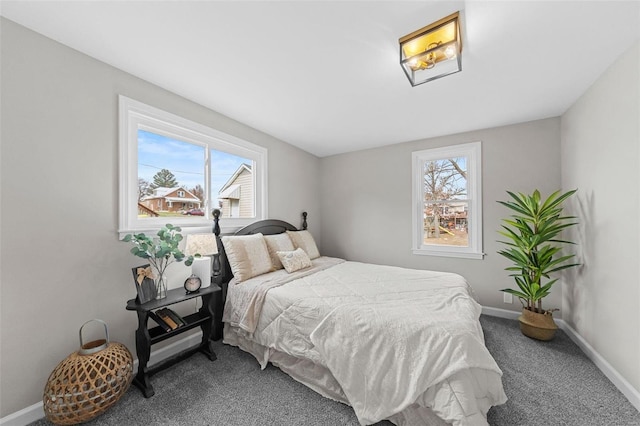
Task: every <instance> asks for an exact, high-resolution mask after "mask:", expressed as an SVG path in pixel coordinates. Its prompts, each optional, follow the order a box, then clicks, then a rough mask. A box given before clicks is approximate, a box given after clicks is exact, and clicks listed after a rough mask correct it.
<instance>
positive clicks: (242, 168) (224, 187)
mask: <svg viewBox="0 0 640 426" xmlns="http://www.w3.org/2000/svg"><path fill="white" fill-rule="evenodd" d="M244 170H246V171H248V172H249V173H251V166H250V165H248V164H246V163H242V164H241V165H240V167H238V170H236V171H235V172H234V173H233V175H231V177H230V178H229V180H228V181H227V183H225V184H224V185H222V188H220V191H218V194H220V195H222V193H223V192H224V191H225V189H227V188H228V187H229V186H231V184H232V183H233V182H234V181H235V180H236V179H237V178H238V176H240V173H242V172H243V171H244ZM218 198H225V197H222V196H220V197H218Z"/></svg>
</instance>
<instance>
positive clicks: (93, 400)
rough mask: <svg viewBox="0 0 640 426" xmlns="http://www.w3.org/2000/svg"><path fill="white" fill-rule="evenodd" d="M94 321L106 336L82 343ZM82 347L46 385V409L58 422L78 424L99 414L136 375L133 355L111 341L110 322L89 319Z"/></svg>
mask: <svg viewBox="0 0 640 426" xmlns="http://www.w3.org/2000/svg"><path fill="white" fill-rule="evenodd" d="M92 321H97V322H100V323H102V324H103V325H104V331H105V337H106V338H105V339H100V340H94V341H92V342H89V343H86V344H84V343H83V342H82V328H83V327H84V326H85V325H87V324H88V323H90V322H92ZM79 334H80V350H78V351H77V352H74V353H72V354H70V355H69V356H68V357H67V358H65V359H64V360H62V362H60V364H58V366H57V367H56V368H55V369H54V370H53V372H52V373H51V375H50V376H49V379H48V380H47V384H46V386H45V388H44V396H43V402H44V412H45V415H46V417H47V419H48V420H49V421H50V422H52V423H55V424H58V425H74V424H78V423H82V422H86V421H88V420H91V419H93V418H94V417H97V416H99V415H100V414H102V413H103V412H104V411H105V410H107V409H108V408H109V407H111V406H112V405H113V404H115V403H116V402H117V401H118V400H119V399H120V397H122V395H124V393H125V392H126V391H127V389H128V388H129V385H130V384H131V380H132V378H133V357H132V356H131V352H129V350H128V349H127V347H126V346H124V345H123V344H121V343H110V342H109V331H108V330H107V324H105V323H104V321H101V320H91V321H87V322H86V323H84V324H83V325H82V327H80V332H79Z"/></svg>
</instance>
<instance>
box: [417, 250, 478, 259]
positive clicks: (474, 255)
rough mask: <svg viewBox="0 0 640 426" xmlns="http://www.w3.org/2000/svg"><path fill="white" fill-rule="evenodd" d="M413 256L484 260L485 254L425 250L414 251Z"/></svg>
mask: <svg viewBox="0 0 640 426" xmlns="http://www.w3.org/2000/svg"><path fill="white" fill-rule="evenodd" d="M413 254H417V255H420V256H439V257H454V258H462V259H476V260H482V259H483V258H484V256H485V253H476V252H461V251H444V250H425V249H413Z"/></svg>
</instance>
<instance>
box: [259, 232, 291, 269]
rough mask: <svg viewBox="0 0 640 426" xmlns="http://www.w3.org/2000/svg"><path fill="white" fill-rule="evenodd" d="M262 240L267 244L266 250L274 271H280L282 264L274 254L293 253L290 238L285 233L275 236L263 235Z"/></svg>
mask: <svg viewBox="0 0 640 426" xmlns="http://www.w3.org/2000/svg"><path fill="white" fill-rule="evenodd" d="M264 240H265V241H266V242H267V249H268V250H269V256H270V257H271V264H272V265H273V268H274V269H282V262H280V258H279V257H278V255H277V254H276V252H278V251H293V250H295V247H294V246H293V243H292V242H291V238H289V235H287V234H286V233H284V232H283V233H282V234H276V235H265V236H264Z"/></svg>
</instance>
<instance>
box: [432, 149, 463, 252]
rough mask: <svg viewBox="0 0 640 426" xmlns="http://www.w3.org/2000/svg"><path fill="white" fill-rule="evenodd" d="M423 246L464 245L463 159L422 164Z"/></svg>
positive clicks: (439, 160)
mask: <svg viewBox="0 0 640 426" xmlns="http://www.w3.org/2000/svg"><path fill="white" fill-rule="evenodd" d="M423 177H424V243H425V244H439V245H454V246H465V247H466V246H468V245H469V237H468V234H467V212H468V189H467V158H466V157H456V158H446V159H438V160H430V161H425V162H424V165H423Z"/></svg>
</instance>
